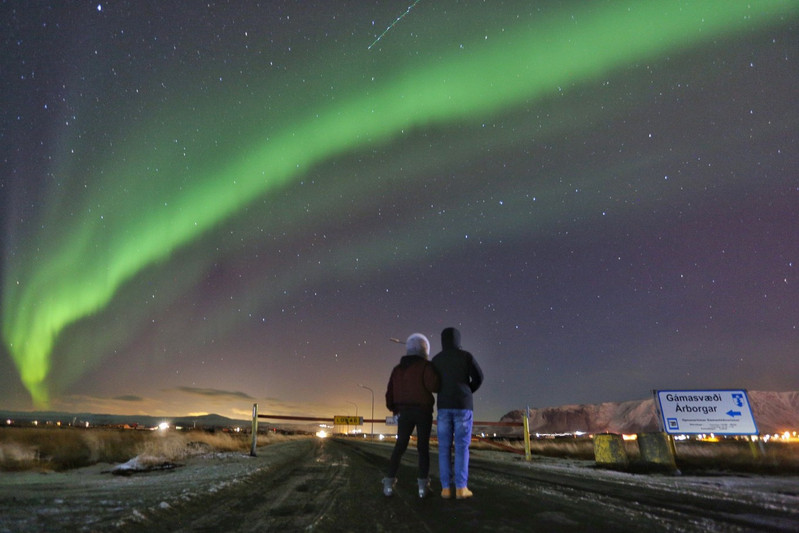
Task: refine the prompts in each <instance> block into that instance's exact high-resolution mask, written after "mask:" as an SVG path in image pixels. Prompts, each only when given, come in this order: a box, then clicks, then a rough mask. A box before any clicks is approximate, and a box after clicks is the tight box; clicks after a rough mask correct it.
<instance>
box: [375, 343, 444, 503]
mask: <svg viewBox="0 0 799 533" xmlns="http://www.w3.org/2000/svg"><path fill="white" fill-rule="evenodd" d="M405 347H406V354H407V355H405V356H403V357H402V359H400V363H399V364H398V365H397V366H395V367H394V370H392V371H391V378H390V379H389V381H388V388H387V389H386V407H387V408H388V410H389V411H391V412H392V413H394V414H395V415H397V443H396V444H395V445H394V451H393V452H392V453H391V463H390V466H389V469H388V476H387V477H385V478H383V494H385V495H386V496H391V495H392V494H394V486H395V485H396V483H397V477H396V476H397V470H399V465H400V460H401V459H402V454H404V453H405V450H406V449H407V448H408V441H410V438H411V433H413V430H414V428H416V449H417V451H418V452H419V471H418V472H419V474H418V479H417V481H418V485H419V497H420V498H425V497H427V496H428V495H429V494H430V491H431V489H430V477H429V472H430V432H431V430H432V427H433V405H434V403H435V398H433V393H434V392H438V388H439V386H440V380H439V377H438V373H437V372H436V370H435V368H433V365H432V364H430V361H428V360H427V357H428V354H429V353H430V341H428V340H427V337H425V336H424V335H422V334H421V333H414V334H413V335H411V336H410V337H408V340H407V341H406V342H405Z"/></svg>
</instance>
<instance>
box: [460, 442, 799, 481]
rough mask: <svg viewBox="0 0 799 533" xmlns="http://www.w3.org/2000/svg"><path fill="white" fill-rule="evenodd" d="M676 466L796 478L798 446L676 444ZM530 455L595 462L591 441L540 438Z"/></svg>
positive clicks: (631, 449)
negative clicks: (789, 475)
mask: <svg viewBox="0 0 799 533" xmlns="http://www.w3.org/2000/svg"><path fill="white" fill-rule="evenodd" d="M496 442H497V443H498V444H500V447H502V448H512V449H514V450H517V451H519V452H523V451H524V442H523V441H522V440H520V439H512V440H506V439H502V440H497V441H496ZM472 446H478V447H485V448H491V447H492V445H491V444H489V443H487V442H486V443H473V444H472ZM624 446H625V450H626V452H627V457H628V459H629V460H630V461H631V462H632V463H635V462H636V461H638V460H639V459H640V452H639V449H638V443H637V442H636V441H625V443H624ZM675 448H676V451H677V456H676V462H677V466H678V468H680V469H681V470H683V471H689V472H690V471H710V470H714V471H730V472H751V473H764V474H799V443H797V442H777V441H770V442H767V443H753V442H751V441H747V440H744V439H741V440H735V439H727V440H723V441H719V442H705V441H695V440H694V441H680V442H676V444H675ZM530 451H531V452H532V454H533V455H542V456H547V457H560V458H571V459H585V460H592V459H594V444H593V439H591V438H590V437H576V438H571V437H564V438H555V439H551V438H542V439H532V440H531V441H530Z"/></svg>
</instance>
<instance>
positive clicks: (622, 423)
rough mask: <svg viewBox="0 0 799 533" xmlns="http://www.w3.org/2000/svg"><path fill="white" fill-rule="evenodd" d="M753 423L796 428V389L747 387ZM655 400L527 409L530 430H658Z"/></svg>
mask: <svg viewBox="0 0 799 533" xmlns="http://www.w3.org/2000/svg"><path fill="white" fill-rule="evenodd" d="M748 395H749V402H750V403H751V405H752V412H753V414H754V416H755V423H756V424H757V428H758V429H759V430H760V433H761V434H767V433H782V432H783V431H788V430H790V431H797V430H799V391H789V392H770V391H748ZM523 413H524V411H523V410H522V409H518V410H515V411H511V412H509V413H507V414H506V415H505V416H503V417H502V419H501V421H502V422H518V421H521V419H522V415H523ZM658 430H659V425H658V420H657V415H656V414H655V402H654V400H653V399H652V398H649V399H646V400H632V401H628V402H620V403H612V402H607V403H600V404H593V405H562V406H560V407H545V408H541V409H530V433H531V434H535V433H546V434H552V433H555V434H557V433H574V432H575V431H584V432H586V433H605V432H609V433H641V432H646V431H658Z"/></svg>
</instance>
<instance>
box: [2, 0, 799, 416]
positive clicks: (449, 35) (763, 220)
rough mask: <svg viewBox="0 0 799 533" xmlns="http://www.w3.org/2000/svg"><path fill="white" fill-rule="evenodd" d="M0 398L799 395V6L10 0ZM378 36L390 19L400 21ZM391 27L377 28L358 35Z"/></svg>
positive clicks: (146, 400)
mask: <svg viewBox="0 0 799 533" xmlns="http://www.w3.org/2000/svg"><path fill="white" fill-rule="evenodd" d="M0 29H1V30H2V37H1V39H2V55H1V56H0V61H1V63H0V113H2V115H0V202H1V204H2V205H1V206H0V209H2V213H1V214H0V216H1V217H2V233H0V245H1V246H2V284H1V286H0V290H1V291H2V293H0V319H1V323H2V340H3V342H2V348H0V350H1V351H0V408H3V409H22V410H30V409H44V408H49V409H57V410H67V411H73V412H76V411H92V412H108V413H124V414H136V413H142V414H150V415H160V414H171V415H184V414H191V413H219V414H222V415H225V416H231V417H237V418H242V417H243V418H246V417H247V416H249V414H250V413H251V407H252V404H253V403H256V402H257V403H258V404H259V409H260V411H261V412H267V413H275V414H296V415H303V416H308V415H320V416H328V415H330V416H332V415H338V414H347V415H351V414H353V413H354V411H355V410H356V408H357V409H358V414H359V415H361V416H363V415H366V416H369V414H370V413H369V409H370V404H371V395H370V392H369V391H368V390H366V389H364V388H362V387H360V386H359V385H365V386H367V387H370V388H372V389H373V390H374V395H375V416H376V417H382V416H385V415H386V414H387V412H386V410H385V407H384V401H383V395H384V392H385V387H386V383H387V381H388V376H389V374H390V371H391V368H392V367H393V366H394V365H395V364H396V363H397V362H398V361H399V358H400V357H401V356H402V355H403V354H404V353H405V352H404V346H402V345H400V344H396V343H392V342H391V341H390V340H389V339H390V338H392V337H395V338H400V339H402V340H404V339H405V338H406V337H407V336H408V335H410V334H411V333H413V332H421V333H424V334H425V335H427V336H428V338H429V339H430V340H431V344H432V351H433V352H434V353H435V352H437V351H438V350H439V349H440V346H441V345H440V337H439V335H440V331H441V330H442V329H443V328H445V327H447V326H455V327H457V328H459V329H460V330H461V332H462V339H463V347H464V348H465V349H467V350H469V351H471V352H472V353H473V354H474V355H475V356H476V358H477V360H478V361H479V363H480V365H481V366H482V368H483V371H484V372H485V377H486V379H485V382H484V385H483V388H482V389H481V390H480V391H479V392H478V393H477V395H476V396H475V417H476V419H477V420H497V419H498V418H499V417H500V416H501V415H503V414H504V413H506V412H508V411H510V410H513V409H519V408H523V407H525V406H528V405H529V406H531V407H548V406H557V405H563V404H579V403H599V402H605V401H624V400H633V399H641V398H646V397H650V395H651V390H652V389H695V388H698V389H707V388H747V389H752V390H796V389H797V388H799V387H798V385H799V358H798V357H797V355H799V353H798V352H799V89H797V88H798V87H799V65H798V64H797V62H798V61H799V2H796V1H776V0H775V1H767V2H743V1H737V0H721V1H710V0H707V1H701V2H700V1H697V2H685V1H682V2H677V1H661V2H640V1H638V0H636V1H629V2H623V1H592V2H585V1H584V0H579V1H577V0H575V1H554V0H550V1H535V0H525V1H502V0H492V1H457V0H447V1H445V0H418V1H416V2H415V3H413V2H412V1H410V2H409V1H407V0H406V1H404V2H400V1H369V2H367V1H357V2H356V1H349V2H344V1H335V0H325V1H319V2H311V1H299V0H298V1H266V0H264V1H261V2H251V1H230V2H227V1H216V2H198V1H180V2H178V1H144V0H141V1H138V0H137V1H112V0H109V1H95V2H60V1H59V2H56V1H50V2H46V1H3V2H2V3H0ZM386 30H388V31H386ZM378 37H379V39H378Z"/></svg>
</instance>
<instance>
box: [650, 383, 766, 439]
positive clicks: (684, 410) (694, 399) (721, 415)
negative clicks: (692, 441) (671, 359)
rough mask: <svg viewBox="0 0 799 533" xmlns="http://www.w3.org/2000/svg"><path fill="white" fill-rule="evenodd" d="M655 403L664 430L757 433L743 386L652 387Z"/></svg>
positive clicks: (677, 432) (739, 433)
mask: <svg viewBox="0 0 799 533" xmlns="http://www.w3.org/2000/svg"><path fill="white" fill-rule="evenodd" d="M655 403H656V405H657V407H658V409H659V411H660V416H661V422H662V424H663V429H664V430H665V431H666V433H670V434H675V433H676V434H696V433H715V434H717V435H757V433H758V432H757V426H756V425H755V417H754V416H753V415H752V408H751V406H750V404H749V397H748V396H747V394H746V390H745V389H733V390H656V391H655Z"/></svg>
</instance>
